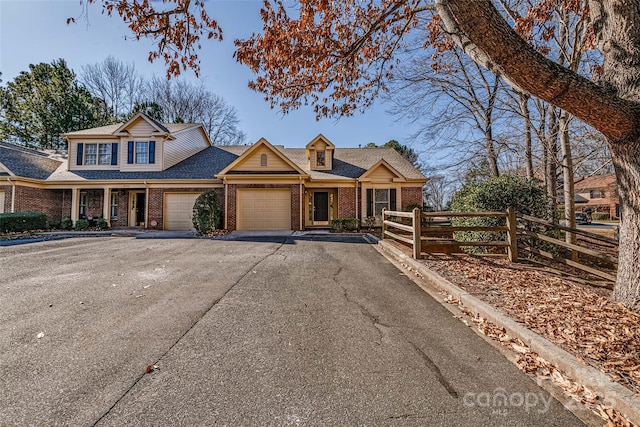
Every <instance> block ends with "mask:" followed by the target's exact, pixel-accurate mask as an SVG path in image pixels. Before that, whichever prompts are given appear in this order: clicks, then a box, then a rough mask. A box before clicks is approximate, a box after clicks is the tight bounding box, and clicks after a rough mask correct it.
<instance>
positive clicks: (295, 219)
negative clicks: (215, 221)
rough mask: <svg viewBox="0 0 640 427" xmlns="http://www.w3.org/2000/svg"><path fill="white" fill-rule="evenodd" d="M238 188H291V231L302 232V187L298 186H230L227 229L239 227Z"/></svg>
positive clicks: (228, 188) (231, 229) (228, 189)
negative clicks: (237, 212) (237, 214)
mask: <svg viewBox="0 0 640 427" xmlns="http://www.w3.org/2000/svg"><path fill="white" fill-rule="evenodd" d="M238 188H289V189H290V190H291V229H292V230H300V185H298V184H228V186H227V196H228V198H229V199H228V201H227V212H226V214H227V229H228V230H229V231H233V230H235V229H236V227H237V218H236V210H237V209H236V208H237V190H238Z"/></svg>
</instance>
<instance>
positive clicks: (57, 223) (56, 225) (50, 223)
mask: <svg viewBox="0 0 640 427" xmlns="http://www.w3.org/2000/svg"><path fill="white" fill-rule="evenodd" d="M47 228H48V229H50V230H57V229H59V228H60V221H47Z"/></svg>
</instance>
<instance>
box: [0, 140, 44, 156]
mask: <svg viewBox="0 0 640 427" xmlns="http://www.w3.org/2000/svg"><path fill="white" fill-rule="evenodd" d="M0 145H1V146H3V147H5V148H8V149H10V150H16V151H22V152H24V153H26V154H33V155H37V156H41V157H44V158H47V159H48V158H49V155H48V154H47V153H45V152H43V151H39V150H35V149H33V148H27V147H23V146H21V145H17V144H13V143H11V142H7V141H0Z"/></svg>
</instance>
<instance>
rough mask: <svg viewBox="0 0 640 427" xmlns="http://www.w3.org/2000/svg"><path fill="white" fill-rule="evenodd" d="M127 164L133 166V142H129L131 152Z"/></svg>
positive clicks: (128, 154)
mask: <svg viewBox="0 0 640 427" xmlns="http://www.w3.org/2000/svg"><path fill="white" fill-rule="evenodd" d="M127 163H128V164H130V165H132V164H133V141H129V150H128V151H127Z"/></svg>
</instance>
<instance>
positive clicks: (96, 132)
mask: <svg viewBox="0 0 640 427" xmlns="http://www.w3.org/2000/svg"><path fill="white" fill-rule="evenodd" d="M138 119H143V120H146V121H147V122H149V124H151V126H153V127H154V128H155V129H156V130H157V131H158V132H160V133H168V134H171V133H174V132H179V131H181V130H185V129H189V128H192V127H198V126H202V125H201V124H199V123H160V122H158V121H157V120H155V119H153V118H151V117H149V116H148V115H146V114H144V113H136V114H135V115H134V116H133V117H131V118H130V119H129V120H127V121H126V122H124V123H122V122H121V123H114V124H112V125H106V126H99V127H95V128H91V129H82V130H77V131H73V132H67V133H65V134H63V135H62V136H65V137H66V136H116V134H118V133H120V132H122V131H123V130H124V129H126V128H127V127H128V126H129V125H130V124H132V123H133V122H135V121H136V120H138Z"/></svg>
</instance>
